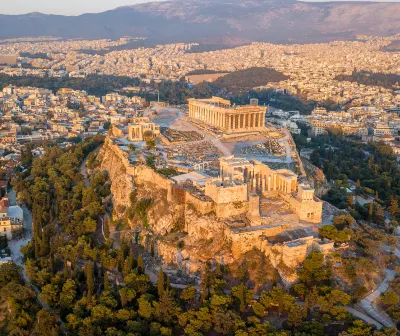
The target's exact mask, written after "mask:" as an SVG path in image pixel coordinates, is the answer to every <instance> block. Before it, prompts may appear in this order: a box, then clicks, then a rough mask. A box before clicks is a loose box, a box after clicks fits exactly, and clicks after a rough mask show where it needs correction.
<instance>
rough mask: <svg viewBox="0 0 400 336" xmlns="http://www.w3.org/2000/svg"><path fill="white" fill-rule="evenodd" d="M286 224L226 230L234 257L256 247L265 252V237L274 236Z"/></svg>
mask: <svg viewBox="0 0 400 336" xmlns="http://www.w3.org/2000/svg"><path fill="white" fill-rule="evenodd" d="M287 229H288V226H287V225H276V226H271V227H264V228H262V227H260V228H257V230H251V229H231V230H229V229H228V230H226V232H225V235H226V239H227V241H229V242H230V244H231V249H232V253H233V256H234V258H239V257H240V256H242V255H243V254H244V253H246V252H248V251H251V250H252V249H253V248H257V249H259V250H261V251H262V252H266V249H267V243H268V241H267V240H266V238H268V237H274V236H277V235H278V234H280V233H282V232H283V231H285V230H287Z"/></svg>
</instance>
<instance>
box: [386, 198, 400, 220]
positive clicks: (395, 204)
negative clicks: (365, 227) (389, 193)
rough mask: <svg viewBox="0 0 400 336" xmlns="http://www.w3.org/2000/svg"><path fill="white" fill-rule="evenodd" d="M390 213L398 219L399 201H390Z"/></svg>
mask: <svg viewBox="0 0 400 336" xmlns="http://www.w3.org/2000/svg"><path fill="white" fill-rule="evenodd" d="M388 210H389V213H390V215H391V216H392V217H394V218H396V217H397V215H398V213H399V203H398V202H397V199H395V198H392V199H391V200H390V205H389V207H388Z"/></svg>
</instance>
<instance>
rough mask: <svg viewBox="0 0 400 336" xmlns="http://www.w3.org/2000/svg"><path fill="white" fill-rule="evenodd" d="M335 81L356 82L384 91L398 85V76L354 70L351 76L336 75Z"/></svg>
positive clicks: (399, 78) (399, 77)
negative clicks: (382, 88) (379, 87)
mask: <svg viewBox="0 0 400 336" xmlns="http://www.w3.org/2000/svg"><path fill="white" fill-rule="evenodd" d="M335 79H336V80H338V81H348V82H357V83H359V84H364V85H373V86H382V87H384V88H386V89H392V88H393V87H398V86H399V83H400V76H399V75H397V74H393V73H392V74H390V73H389V74H387V73H380V72H372V71H368V70H362V71H356V70H354V71H353V72H352V74H351V75H338V76H336V78H335Z"/></svg>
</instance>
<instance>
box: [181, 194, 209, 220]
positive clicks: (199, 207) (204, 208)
mask: <svg viewBox="0 0 400 336" xmlns="http://www.w3.org/2000/svg"><path fill="white" fill-rule="evenodd" d="M185 203H186V204H187V205H189V204H191V205H192V206H193V207H194V209H195V210H196V211H197V212H199V213H201V214H203V215H205V214H208V213H210V212H212V211H215V206H214V204H215V203H214V202H213V201H211V200H210V201H203V200H201V199H198V198H197V197H195V196H193V195H192V194H191V193H190V192H189V191H187V190H186V193H185Z"/></svg>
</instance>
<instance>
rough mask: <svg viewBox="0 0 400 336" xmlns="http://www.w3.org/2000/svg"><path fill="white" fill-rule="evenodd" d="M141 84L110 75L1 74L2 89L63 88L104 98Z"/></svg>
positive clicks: (126, 78)
mask: <svg viewBox="0 0 400 336" xmlns="http://www.w3.org/2000/svg"><path fill="white" fill-rule="evenodd" d="M140 83H141V81H140V79H138V78H130V77H124V76H111V75H110V76H108V75H93V74H92V75H88V76H87V77H86V78H69V77H64V78H53V77H44V78H40V77H28V76H26V77H19V76H15V77H11V76H8V75H5V74H0V88H1V89H3V88H4V87H6V86H8V85H10V84H11V85H17V86H33V87H39V88H45V89H49V90H52V91H53V92H56V91H58V90H59V89H61V88H71V89H74V90H85V91H87V92H88V93H89V94H91V95H96V96H104V95H105V94H107V93H109V92H111V91H114V90H117V89H121V88H123V87H125V86H137V85H139V84H140Z"/></svg>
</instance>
